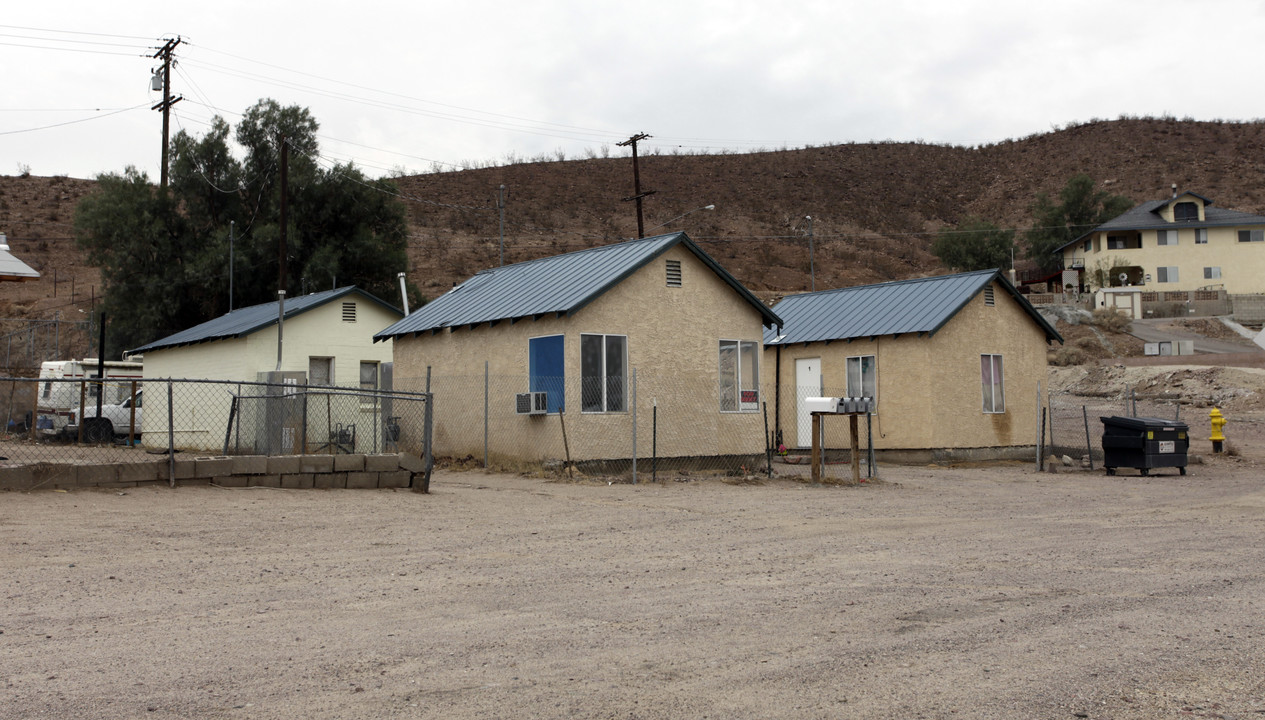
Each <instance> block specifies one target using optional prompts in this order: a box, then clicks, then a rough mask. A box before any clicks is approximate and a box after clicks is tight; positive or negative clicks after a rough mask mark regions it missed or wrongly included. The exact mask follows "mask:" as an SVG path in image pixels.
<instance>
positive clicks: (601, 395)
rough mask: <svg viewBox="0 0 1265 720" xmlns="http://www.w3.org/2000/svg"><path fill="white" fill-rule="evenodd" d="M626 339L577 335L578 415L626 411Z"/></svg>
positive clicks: (618, 336) (619, 336)
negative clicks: (578, 372)
mask: <svg viewBox="0 0 1265 720" xmlns="http://www.w3.org/2000/svg"><path fill="white" fill-rule="evenodd" d="M627 390H628V338H627V337H626V336H624V335H583V334H582V335H580V411H581V412H586V413H602V412H625V411H626V410H628V392H627Z"/></svg>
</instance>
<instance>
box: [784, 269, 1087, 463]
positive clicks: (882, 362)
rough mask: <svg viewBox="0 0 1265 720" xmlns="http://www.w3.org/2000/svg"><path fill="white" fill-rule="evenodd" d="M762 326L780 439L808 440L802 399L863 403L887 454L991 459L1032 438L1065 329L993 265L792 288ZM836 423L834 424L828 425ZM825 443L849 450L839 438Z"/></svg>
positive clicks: (879, 447) (794, 443)
mask: <svg viewBox="0 0 1265 720" xmlns="http://www.w3.org/2000/svg"><path fill="white" fill-rule="evenodd" d="M773 309H774V311H776V312H777V313H778V316H779V317H781V318H782V321H783V323H784V326H783V328H782V329H781V330H770V331H766V333H765V340H764V344H765V358H764V372H765V377H766V378H768V379H769V380H770V382H769V383H768V384H770V385H772V386H773V387H774V388H775V391H774V392H775V394H776V401H775V408H776V414H775V418H774V424H775V427H776V432H777V434H778V436H779V437H780V443H781V444H783V445H785V446H786V447H787V448H795V447H799V448H807V447H810V446H811V444H812V422H811V415H810V412H809V410H808V408H807V407H806V405H805V400H806V399H807V398H809V397H817V396H836V397H867V398H870V399H871V400H872V401H873V405H874V411H873V414H872V416H871V417H870V423H871V425H870V438H871V439H872V440H873V447H874V448H875V450H876V451H879V452H883V453H884V454H885V455H887V456H888V457H891V458H894V459H908V460H924V459H933V458H935V459H950V458H954V457H982V458H993V457H998V456H1006V455H1013V454H1015V453H1017V452H1022V453H1025V454H1026V453H1027V451H1028V450H1029V449H1031V448H1033V447H1034V446H1035V445H1036V442H1037V435H1038V422H1039V410H1038V407H1039V406H1038V404H1037V403H1038V400H1037V398H1038V389H1039V388H1040V387H1043V385H1044V383H1045V382H1046V374H1047V365H1046V349H1047V346H1048V344H1049V343H1051V342H1055V341H1057V342H1062V341H1063V338H1062V336H1060V335H1059V333H1058V332H1057V331H1056V330H1055V329H1054V327H1053V326H1052V325H1050V323H1049V322H1047V321H1046V320H1045V319H1044V318H1042V317H1041V315H1040V314H1039V313H1037V312H1036V310H1034V309H1033V307H1032V305H1031V304H1029V303H1028V301H1027V300H1025V299H1024V298H1023V296H1022V295H1020V294H1019V293H1017V292H1016V291H1015V288H1014V286H1013V285H1011V284H1010V283H1009V282H1007V281H1006V279H1005V278H1004V277H1002V275H1001V273H1000V271H998V270H981V271H976V272H969V273H960V274H956V275H945V276H940V277H930V278H918V279H914V280H902V281H898V282H888V283H880V284H877V285H864V286H858V287H849V288H840V289H837V290H824V291H820V292H815V293H806V294H803V295H791V296H789V297H787V298H785V299H784V300H782V301H781V302H780V303H778V304H777V305H775V306H774V308H773ZM836 427H842V426H841V425H836ZM825 444H826V445H827V446H833V447H847V441H846V440H845V438H844V436H841V435H839V434H838V433H835V434H834V435H833V437H831V436H828V437H827V438H826V443H825Z"/></svg>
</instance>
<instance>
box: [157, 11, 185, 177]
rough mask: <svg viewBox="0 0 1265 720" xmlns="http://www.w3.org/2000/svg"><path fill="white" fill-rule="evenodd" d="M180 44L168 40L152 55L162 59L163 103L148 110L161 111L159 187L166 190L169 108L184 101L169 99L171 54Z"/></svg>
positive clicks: (169, 124) (177, 38) (169, 128)
mask: <svg viewBox="0 0 1265 720" xmlns="http://www.w3.org/2000/svg"><path fill="white" fill-rule="evenodd" d="M179 44H180V36H179V35H177V36H176V39H175V40H168V41H167V42H166V44H164V45H163V46H162V47H161V48H159V50H158V52H156V53H154V58H155V59H157V58H162V61H163V69H162V85H163V88H162V89H163V101H162V102H160V103H158V104H157V105H155V106H153V107H152V108H150V110H162V111H163V153H162V170H161V171H160V173H159V176H160V178H161V180H160V181H159V186H160V187H162V189H164V190H166V189H167V155H168V153H169V152H170V143H169V141H168V136H169V135H170V133H171V106H172V105H175V104H176V103H178V102H180V101H181V100H183V99H184V96H180V97H177V98H174V99H173V98H172V97H171V53H172V52H174V51H175V49H176V46H177V45H179Z"/></svg>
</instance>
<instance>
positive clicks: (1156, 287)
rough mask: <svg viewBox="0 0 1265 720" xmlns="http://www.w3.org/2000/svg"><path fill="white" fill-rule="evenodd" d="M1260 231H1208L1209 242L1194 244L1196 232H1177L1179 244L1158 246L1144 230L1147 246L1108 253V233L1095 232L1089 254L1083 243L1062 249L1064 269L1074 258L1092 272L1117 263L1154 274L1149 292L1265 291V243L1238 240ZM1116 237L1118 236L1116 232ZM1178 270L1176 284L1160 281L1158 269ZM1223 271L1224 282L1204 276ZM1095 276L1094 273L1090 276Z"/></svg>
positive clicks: (1151, 233) (1236, 229) (1221, 279)
mask: <svg viewBox="0 0 1265 720" xmlns="http://www.w3.org/2000/svg"><path fill="white" fill-rule="evenodd" d="M1253 228H1255V229H1257V230H1259V229H1261V226H1259V225H1257V226H1251V225H1244V226H1242V227H1214V228H1208V229H1207V230H1208V242H1207V243H1206V244H1202V245H1196V244H1195V230H1194V229H1193V228H1178V229H1177V244H1176V245H1159V244H1158V240H1157V237H1156V235H1157V231H1156V230H1143V231H1141V236H1142V247H1140V248H1134V249H1128V250H1107V249H1106V246H1107V241H1106V237H1107V233H1101V232H1099V233H1094V235H1093V243H1094V249H1093V250H1091V251H1090V252H1088V253H1086V252H1084V250H1083V249H1082V243H1076V244H1075V245H1073V246H1071V247H1068V248H1066V249H1065V250H1064V251H1063V256H1064V267H1071V266H1072V264H1071V263H1072V261H1073V259H1078V260H1083V261H1084V264H1085V269H1084V272H1086V273H1093V272H1094V271H1095V270H1097V269H1099V268H1102V269H1103V270H1107V269H1110V268H1111V267H1113V266H1114V265H1121V266H1138V267H1141V268H1142V271H1143V273H1145V274H1148V275H1150V276H1151V282H1149V283H1146V284H1145V289H1146V290H1151V291H1156V292H1163V291H1165V290H1197V289H1199V288H1201V287H1204V286H1207V285H1224V286H1225V289H1226V291H1227V292H1229V293H1261V292H1265V242H1251V243H1245V242H1239V236H1238V231H1239V230H1250V229H1253ZM1113 234H1115V233H1113ZM1161 266H1163V267H1177V268H1178V272H1177V277H1178V281H1177V282H1164V283H1161V282H1159V274H1158V273H1157V272H1156V269H1157V268H1159V267H1161ZM1205 267H1216V268H1220V270H1221V277H1220V278H1205V277H1204V268H1205ZM1091 277H1092V275H1091Z"/></svg>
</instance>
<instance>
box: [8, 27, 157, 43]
mask: <svg viewBox="0 0 1265 720" xmlns="http://www.w3.org/2000/svg"><path fill="white" fill-rule="evenodd" d="M0 28H6V29H9V30H27V31H30V32H50V33H60V34H63V35H93V36H95V37H112V38H127V39H129V40H143V41H145V42H149V41H150V40H152V38H148V37H142V36H140V35H114V34H111V33H97V32H82V31H76V30H57V29H54V28H37V27H26V26H24V25H0Z"/></svg>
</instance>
